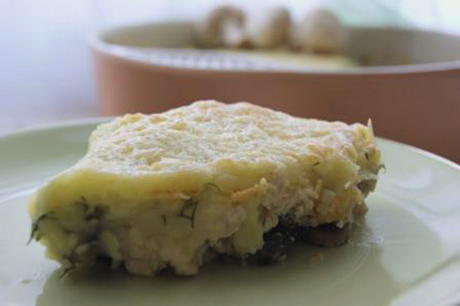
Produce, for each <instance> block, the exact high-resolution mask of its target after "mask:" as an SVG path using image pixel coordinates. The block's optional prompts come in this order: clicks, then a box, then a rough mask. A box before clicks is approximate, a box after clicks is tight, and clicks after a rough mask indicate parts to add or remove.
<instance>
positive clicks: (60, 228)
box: [31, 173, 376, 275]
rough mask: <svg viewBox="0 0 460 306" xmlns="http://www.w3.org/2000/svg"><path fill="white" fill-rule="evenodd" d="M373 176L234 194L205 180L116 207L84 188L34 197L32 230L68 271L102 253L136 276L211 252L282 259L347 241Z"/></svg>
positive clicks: (270, 184)
mask: <svg viewBox="0 0 460 306" xmlns="http://www.w3.org/2000/svg"><path fill="white" fill-rule="evenodd" d="M375 179H376V174H375V173H367V174H363V175H362V176H361V179H360V180H358V181H357V182H354V183H350V184H345V185H334V184H331V183H329V182H328V181H327V180H325V179H323V178H321V177H320V176H317V177H311V176H310V177H309V178H307V179H305V181H304V183H303V184H297V186H295V187H293V186H292V185H293V184H292V183H290V182H284V181H283V180H282V179H281V177H278V178H276V177H272V178H270V180H266V179H262V180H261V181H260V182H259V183H258V184H256V185H254V186H253V187H251V188H248V189H244V190H239V191H233V192H228V191H223V190H221V189H220V188H219V187H218V186H217V185H215V184H212V183H209V184H206V185H204V186H203V187H202V189H201V190H200V191H199V192H197V193H194V194H185V193H179V192H173V193H169V194H161V195H159V194H158V195H156V196H154V197H153V198H152V199H151V200H149V201H145V200H143V201H140V200H132V201H129V202H126V203H124V204H121V205H120V204H117V205H114V204H113V203H102V202H100V201H99V199H98V197H97V195H95V194H85V195H78V196H77V197H75V198H72V199H69V200H68V201H66V203H61V205H54V206H51V205H47V203H46V202H42V199H40V196H38V197H37V199H35V200H34V201H35V202H34V203H33V205H32V209H34V211H33V212H32V215H34V216H35V219H34V223H33V227H32V234H31V235H32V238H35V239H37V240H40V241H41V242H43V243H44V244H45V245H46V246H47V254H48V256H49V257H51V258H53V259H55V260H58V261H59V262H61V263H62V264H63V266H64V267H65V269H66V271H67V270H73V269H75V268H78V267H80V266H87V265H92V264H94V263H95V262H96V261H97V259H98V258H100V257H105V258H109V259H110V261H111V264H112V266H113V267H119V266H124V267H125V268H126V269H127V270H128V271H129V272H131V273H134V274H140V275H153V274H155V273H157V272H158V271H161V270H163V269H165V268H172V269H173V270H174V271H175V273H177V274H182V275H192V274H195V273H197V272H198V269H199V267H200V266H201V265H202V264H203V263H204V262H205V261H207V260H209V259H210V258H213V257H215V256H227V257H232V258H238V259H241V260H245V261H248V262H251V263H257V264H267V263H273V262H277V261H281V260H284V259H285V258H286V254H287V251H288V249H289V247H290V246H292V245H293V244H294V243H295V242H296V241H307V242H310V243H314V244H317V245H321V246H327V247H330V246H336V245H340V244H343V243H345V242H346V241H347V240H348V238H349V232H350V228H351V225H352V224H354V223H356V222H357V221H358V220H359V219H360V218H361V217H362V216H363V215H364V214H365V212H366V206H365V204H364V198H365V196H366V195H367V194H368V193H369V192H370V191H371V190H373V189H374V187H375Z"/></svg>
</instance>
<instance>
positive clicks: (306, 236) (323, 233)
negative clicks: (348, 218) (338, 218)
mask: <svg viewBox="0 0 460 306" xmlns="http://www.w3.org/2000/svg"><path fill="white" fill-rule="evenodd" d="M351 228H352V227H351V225H350V224H346V225H344V226H343V227H341V228H340V227H337V225H336V224H334V223H327V224H322V225H319V226H317V227H304V226H299V227H297V228H296V234H297V238H298V239H299V240H301V241H305V242H308V243H311V244H314V245H317V246H321V247H329V248H331V247H337V246H340V245H343V244H345V243H347V242H348V240H350V236H351Z"/></svg>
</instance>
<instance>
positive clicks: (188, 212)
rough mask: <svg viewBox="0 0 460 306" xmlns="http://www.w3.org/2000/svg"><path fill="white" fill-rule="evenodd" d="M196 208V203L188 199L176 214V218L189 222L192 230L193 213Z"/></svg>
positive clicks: (193, 224)
mask: <svg viewBox="0 0 460 306" xmlns="http://www.w3.org/2000/svg"><path fill="white" fill-rule="evenodd" d="M197 206H198V202H196V201H194V200H193V199H188V200H186V201H184V205H183V206H182V208H181V210H180V212H179V214H178V217H181V218H184V219H188V220H190V223H191V226H192V228H194V227H195V213H196V209H197Z"/></svg>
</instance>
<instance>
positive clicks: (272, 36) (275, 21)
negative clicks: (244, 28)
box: [248, 7, 291, 49]
mask: <svg viewBox="0 0 460 306" xmlns="http://www.w3.org/2000/svg"><path fill="white" fill-rule="evenodd" d="M263 13H264V14H263V16H254V18H251V19H250V20H249V21H248V32H249V33H250V34H249V36H250V40H251V42H252V43H253V45H254V46H255V47H256V48H263V49H271V48H276V47H279V46H281V45H283V44H285V43H286V42H287V41H288V39H289V35H290V31H291V15H290V13H289V11H288V10H287V9H286V8H284V7H274V8H271V9H270V10H269V11H268V12H263ZM257 17H259V18H257Z"/></svg>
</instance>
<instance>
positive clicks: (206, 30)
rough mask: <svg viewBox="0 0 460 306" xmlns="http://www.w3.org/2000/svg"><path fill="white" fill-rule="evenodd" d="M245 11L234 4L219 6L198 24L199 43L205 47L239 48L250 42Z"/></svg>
mask: <svg viewBox="0 0 460 306" xmlns="http://www.w3.org/2000/svg"><path fill="white" fill-rule="evenodd" d="M245 21H246V16H245V13H244V12H243V11H242V10H241V9H239V8H237V7H233V6H219V7H217V8H215V9H214V10H212V11H211V12H210V13H209V14H208V16H207V17H206V18H205V19H204V20H203V21H202V22H200V23H198V24H197V25H196V29H195V30H196V31H195V32H196V40H197V44H198V45H199V46H201V47H204V48H219V47H230V48H238V47H243V46H245V45H247V44H248V39H247V36H246V31H245Z"/></svg>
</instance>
